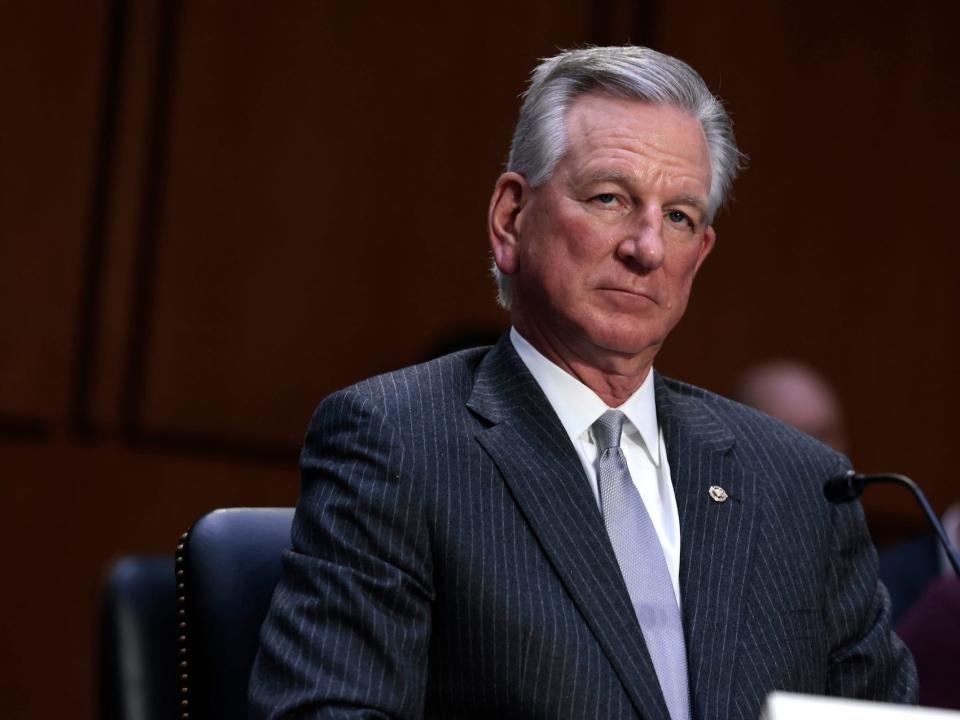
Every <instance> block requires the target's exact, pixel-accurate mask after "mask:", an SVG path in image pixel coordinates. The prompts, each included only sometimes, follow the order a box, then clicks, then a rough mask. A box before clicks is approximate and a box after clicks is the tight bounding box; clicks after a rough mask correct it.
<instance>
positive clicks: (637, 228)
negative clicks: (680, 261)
mask: <svg viewBox="0 0 960 720" xmlns="http://www.w3.org/2000/svg"><path fill="white" fill-rule="evenodd" d="M665 250H666V248H665V245H664V241H663V217H662V215H661V214H660V213H659V212H647V213H644V215H643V217H642V218H641V219H640V221H639V222H638V223H637V224H636V225H634V226H633V227H632V228H631V229H630V231H629V232H628V234H627V236H626V237H625V238H623V240H621V241H620V244H619V245H618V246H617V256H618V257H619V258H620V259H621V260H624V261H626V262H632V263H636V264H637V265H639V266H640V268H642V269H643V270H644V271H646V272H650V271H652V270H656V269H657V268H659V267H660V266H661V265H663V259H664V254H665Z"/></svg>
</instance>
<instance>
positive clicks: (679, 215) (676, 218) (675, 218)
mask: <svg viewBox="0 0 960 720" xmlns="http://www.w3.org/2000/svg"><path fill="white" fill-rule="evenodd" d="M667 220H669V221H670V222H672V223H675V224H677V225H679V224H680V223H686V224H687V225H689V226H690V227H691V228H692V227H693V226H694V223H693V220H692V219H691V218H690V216H689V215H687V214H686V213H685V212H682V211H681V210H671V211H670V212H668V213H667Z"/></svg>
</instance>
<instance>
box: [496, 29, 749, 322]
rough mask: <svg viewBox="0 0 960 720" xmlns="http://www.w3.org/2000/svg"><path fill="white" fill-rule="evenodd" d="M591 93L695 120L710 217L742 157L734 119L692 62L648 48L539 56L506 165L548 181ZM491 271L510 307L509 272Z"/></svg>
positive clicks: (536, 180) (533, 181)
mask: <svg viewBox="0 0 960 720" xmlns="http://www.w3.org/2000/svg"><path fill="white" fill-rule="evenodd" d="M590 92H597V93H603V94H605V95H610V96H613V97H618V98H627V99H631V100H642V101H644V102H648V103H651V104H654V105H673V106H676V107H679V108H680V109H682V110H685V111H687V112H688V113H690V115H691V116H692V117H693V118H695V119H696V120H697V121H698V122H699V123H700V127H701V128H703V134H704V137H705V138H706V142H707V150H708V153H709V155H710V198H709V206H708V208H707V222H712V221H713V218H714V217H715V216H716V213H717V211H718V210H719V209H720V207H721V206H722V205H723V201H724V199H725V198H726V197H727V194H728V192H729V191H730V186H731V185H732V184H733V179H734V177H735V176H736V174H737V171H738V170H739V169H740V166H741V160H742V157H743V156H742V155H741V153H740V151H739V150H738V149H737V143H736V140H735V139H734V136H733V123H732V122H731V120H730V116H729V115H727V111H726V110H724V108H723V104H722V103H721V102H720V100H719V98H717V97H716V96H715V95H713V93H711V92H710V89H709V88H708V87H707V85H706V83H705V82H704V81H703V78H701V77H700V76H699V75H698V74H697V72H696V71H695V70H694V69H693V68H692V67H690V66H689V65H687V64H686V63H685V62H683V61H682V60H677V59H676V58H673V57H670V56H669V55H664V54H663V53H659V52H657V51H656V50H651V49H650V48H645V47H637V46H633V45H624V46H619V47H588V48H580V49H577V50H567V51H565V52H562V53H560V54H559V55H554V56H553V57H551V58H546V59H545V60H543V61H542V62H541V63H540V64H539V65H538V66H537V67H536V68H535V69H534V71H533V74H532V75H531V77H530V86H529V87H528V88H527V90H526V92H525V93H524V94H523V105H522V106H521V108H520V118H519V120H518V121H517V127H516V129H515V130H514V133H513V142H512V143H511V145H510V157H509V159H508V160H507V170H508V171H513V172H517V173H519V174H521V175H523V176H524V177H525V178H526V179H527V181H528V182H529V183H530V185H531V187H534V188H536V187H539V186H540V185H543V184H544V183H545V182H547V180H549V179H550V175H551V173H553V170H554V168H555V167H556V165H557V163H558V162H559V161H560V159H561V158H562V157H563V154H564V152H566V146H567V132H566V131H567V128H566V116H567V111H568V110H569V109H570V106H571V105H572V104H573V101H574V100H575V99H576V98H577V97H578V96H580V95H584V94H586V93H590ZM493 273H494V276H495V277H496V279H497V285H498V288H499V291H498V300H499V302H500V304H501V305H502V306H503V307H504V308H506V309H508V310H509V309H510V295H511V292H510V285H511V283H510V278H509V276H506V275H503V274H502V273H501V272H500V270H499V269H498V268H497V267H496V264H494V266H493Z"/></svg>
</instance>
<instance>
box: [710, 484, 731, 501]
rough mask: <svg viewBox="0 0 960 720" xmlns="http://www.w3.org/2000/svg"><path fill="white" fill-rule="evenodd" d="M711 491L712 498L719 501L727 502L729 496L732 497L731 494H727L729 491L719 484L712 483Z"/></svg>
mask: <svg viewBox="0 0 960 720" xmlns="http://www.w3.org/2000/svg"><path fill="white" fill-rule="evenodd" d="M709 493H710V499H711V500H713V501H714V502H718V503H722V502H726V501H727V498H728V497H730V496H729V495H727V491H726V490H724V489H723V488H722V487H720V486H719V485H711V486H710V490H709Z"/></svg>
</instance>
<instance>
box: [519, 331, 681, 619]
mask: <svg viewBox="0 0 960 720" xmlns="http://www.w3.org/2000/svg"><path fill="white" fill-rule="evenodd" d="M510 340H511V342H512V343H513V347H514V348H515V349H516V351H517V354H518V355H519V356H520V359H521V360H522V361H523V364H524V365H526V366H527V369H528V370H529V371H530V374H531V375H533V378H534V380H536V381H537V384H538V385H539V386H540V388H541V389H542V390H543V394H544V395H546V396H547V401H548V402H549V403H550V405H551V406H552V407H553V409H554V412H556V413H557V416H558V417H559V418H560V424H561V425H563V429H564V430H566V432H567V435H569V436H570V442H571V443H573V447H574V449H576V451H577V455H579V456H580V462H581V463H582V464H583V471H584V472H585V473H586V476H587V481H588V482H589V483H590V489H591V490H593V496H594V498H596V500H597V506H598V507H599V505H600V492H599V490H598V489H597V467H596V462H597V445H596V443H595V442H594V438H593V433H592V432H591V427H592V426H593V424H594V423H595V422H596V421H597V419H598V418H599V417H600V416H601V415H603V413H604V412H606V411H607V410H608V409H610V408H608V407H607V405H606V403H605V402H603V400H601V399H600V398H599V396H598V395H597V394H596V393H595V392H593V390H591V389H590V388H588V387H587V386H586V385H584V384H583V383H582V382H580V381H579V380H578V379H577V378H575V377H574V376H573V375H570V374H569V373H568V372H566V371H565V370H562V369H561V368H560V367H558V366H557V365H555V364H554V363H553V362H552V361H550V360H548V359H547V358H546V357H545V356H544V355H543V354H542V353H540V351H539V350H537V349H536V348H535V347H533V345H531V344H530V343H529V342H527V340H526V339H525V338H524V337H523V336H522V335H521V334H520V333H519V332H517V329H516V328H511V329H510ZM615 409H616V410H620V411H621V412H622V413H623V414H624V415H625V416H626V418H627V420H626V422H625V423H624V424H623V436H622V437H621V440H620V448H621V449H622V450H623V454H624V457H625V458H626V460H627V467H628V468H629V469H630V476H631V477H632V478H633V482H634V484H635V485H636V486H637V490H638V491H639V492H640V497H641V498H643V504H644V505H645V506H646V508H647V513H648V514H649V515H650V520H651V521H652V522H653V527H654V528H655V529H656V531H657V537H658V538H659V539H660V545H661V547H662V548H663V556H664V558H665V559H666V561H667V568H668V569H669V571H670V579H671V580H672V581H673V592H674V594H675V595H676V597H677V603H678V604H679V602H680V579H679V578H680V516H679V514H678V513H677V499H676V496H675V495H674V493H673V483H672V482H671V480H670V466H669V464H668V462H667V452H666V448H665V447H664V444H663V433H662V432H661V431H660V426H659V424H658V423H657V405H656V398H655V396H654V386H653V370H652V369H651V370H650V372H649V373H647V377H646V379H645V380H644V381H643V385H641V386H640V387H639V388H638V389H637V391H636V392H635V393H633V395H631V396H630V397H629V398H628V399H627V401H626V402H624V403H623V404H622V405H620V406H619V407H618V408H615Z"/></svg>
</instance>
